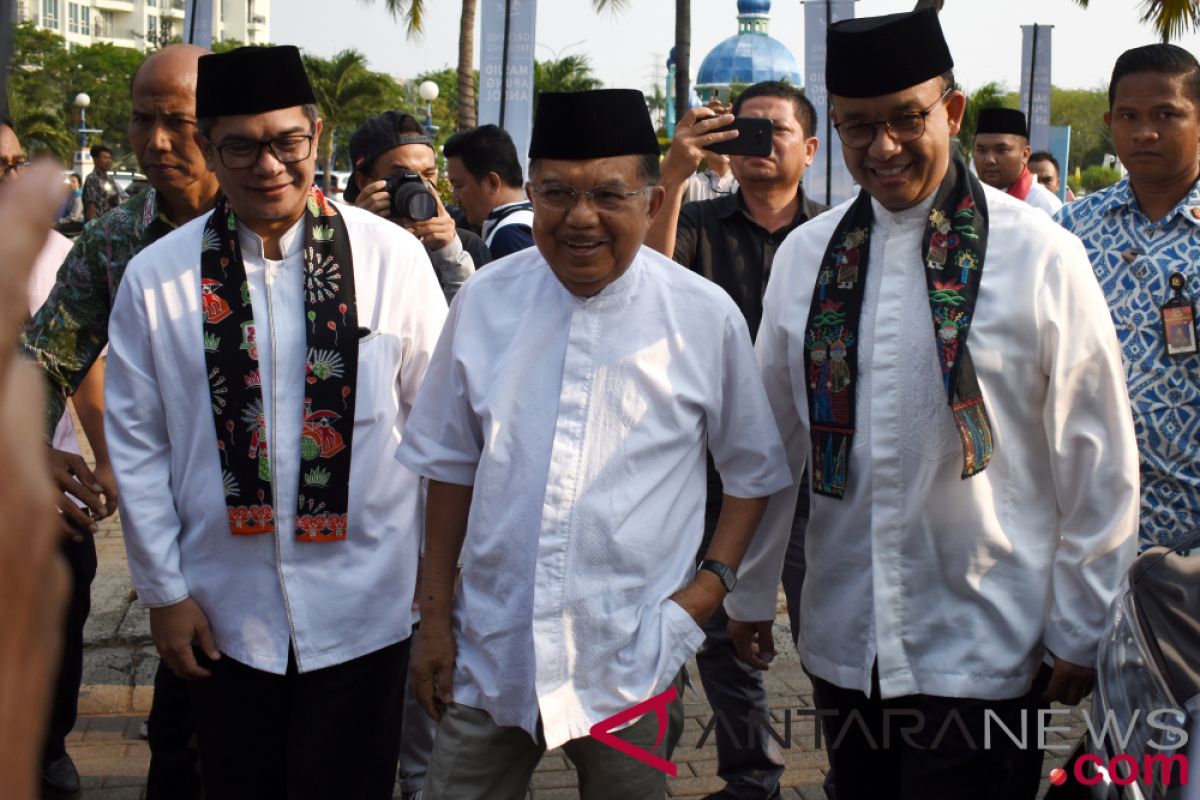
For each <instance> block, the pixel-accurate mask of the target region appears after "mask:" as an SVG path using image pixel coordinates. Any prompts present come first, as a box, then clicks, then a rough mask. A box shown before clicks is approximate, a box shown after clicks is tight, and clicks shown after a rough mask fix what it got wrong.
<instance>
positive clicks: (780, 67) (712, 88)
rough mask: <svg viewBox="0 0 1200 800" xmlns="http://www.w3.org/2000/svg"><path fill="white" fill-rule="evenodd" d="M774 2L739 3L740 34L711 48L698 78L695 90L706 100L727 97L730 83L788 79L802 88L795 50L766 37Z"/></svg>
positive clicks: (746, 1)
mask: <svg viewBox="0 0 1200 800" xmlns="http://www.w3.org/2000/svg"><path fill="white" fill-rule="evenodd" d="M770 13H771V0H738V32H737V35H736V36H730V37H729V38H728V39H726V40H725V41H723V42H721V43H720V44H718V45H717V46H716V47H714V48H713V49H712V52H710V53H709V54H708V55H707V56H705V57H704V61H702V62H700V71H699V73H697V75H696V89H697V90H699V91H700V93H701V94H702V95H704V96H705V97H709V96H711V95H712V94H713V93H714V92H718V93H720V94H722V95H723V96H724V97H725V98H728V96H729V94H728V87H729V85H730V84H731V83H741V84H751V83H758V82H759V81H772V80H773V81H781V80H786V81H788V82H789V83H791V84H793V85H794V86H797V87H800V86H803V83H804V79H803V78H802V77H801V74H800V66H799V65H798V64H797V63H796V57H795V56H793V55H792V51H791V50H788V48H787V46H786V45H784V44H783V42H781V41H779V40H778V39H773V38H772V37H770V36H768V35H767V22H768V21H769V18H770Z"/></svg>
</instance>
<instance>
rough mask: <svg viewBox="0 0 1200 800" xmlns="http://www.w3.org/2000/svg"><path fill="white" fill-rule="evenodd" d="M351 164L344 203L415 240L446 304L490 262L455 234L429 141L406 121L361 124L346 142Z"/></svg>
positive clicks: (464, 234) (387, 117) (477, 243)
mask: <svg viewBox="0 0 1200 800" xmlns="http://www.w3.org/2000/svg"><path fill="white" fill-rule="evenodd" d="M350 160H351V162H352V163H353V164H354V174H353V175H351V176H350V180H349V181H348V182H347V184H346V191H345V193H344V194H343V195H342V197H343V199H344V200H345V201H346V202H348V203H353V204H354V205H356V206H358V207H359V208H363V209H366V210H367V211H371V212H374V213H376V214H378V215H379V216H381V217H386V218H387V219H390V220H392V221H393V222H395V223H396V224H398V225H401V226H402V227H403V228H404V229H405V230H407V231H408V232H409V233H411V234H412V235H413V236H416V237H417V238H418V239H419V240H420V241H421V244H423V245H425V249H426V250H427V251H428V253H429V260H430V261H431V262H432V263H433V269H434V271H435V272H436V273H437V279H438V283H440V284H441V287H442V291H443V292H444V293H445V295H446V302H450V300H451V299H453V298H454V295H455V294H456V293H457V292H458V288H459V287H460V286H462V284H463V282H464V281H465V280H466V279H467V278H469V277H471V275H472V274H474V272H475V268H476V267H481V266H483V265H484V264H486V263H487V262H488V261H490V260H491V257H490V256H489V255H488V253H487V248H486V247H484V244H483V240H482V239H480V238H479V237H478V236H476V235H475V234H473V233H471V232H470V231H465V230H460V229H457V228H456V226H455V224H454V220H453V219H452V218H451V216H450V214H449V213H448V212H447V211H446V209H445V207H444V206H443V205H442V201H441V198H440V197H438V193H437V188H436V186H437V177H438V169H437V153H436V151H435V150H434V149H433V140H432V139H431V138H429V135H428V134H427V133H426V132H425V129H424V128H423V127H422V126H421V123H419V122H417V121H416V120H415V119H413V117H412V116H411V115H409V114H402V113H400V112H399V111H388V112H386V113H384V114H380V115H379V116H377V117H372V118H371V119H369V120H367V121H366V122H364V123H363V125H362V127H360V128H359V129H358V130H357V131H355V132H354V135H353V136H351V137H350Z"/></svg>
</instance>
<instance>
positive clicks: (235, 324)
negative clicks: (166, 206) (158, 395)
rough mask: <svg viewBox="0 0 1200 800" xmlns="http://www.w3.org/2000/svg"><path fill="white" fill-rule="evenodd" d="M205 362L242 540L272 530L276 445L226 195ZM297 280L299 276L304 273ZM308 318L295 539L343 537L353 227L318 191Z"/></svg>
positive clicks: (313, 199)
mask: <svg viewBox="0 0 1200 800" xmlns="http://www.w3.org/2000/svg"><path fill="white" fill-rule="evenodd" d="M200 275H201V278H200V285H201V299H202V301H203V306H204V359H205V363H206V366H207V367H208V385H209V393H210V395H211V397H212V412H213V421H214V422H215V423H216V428H217V450H218V452H219V454H220V458H221V478H222V481H223V483H224V486H225V503H226V506H227V508H228V511H229V527H230V530H231V532H232V533H233V534H234V535H235V536H244V535H251V534H257V533H271V532H273V531H274V530H275V509H274V507H273V505H272V503H273V497H274V496H273V495H272V493H271V452H272V450H271V448H270V446H269V445H268V443H267V425H266V417H265V414H264V412H263V395H262V381H261V379H260V376H259V370H258V343H257V331H256V328H255V323H254V317H253V311H252V308H251V305H250V286H249V284H248V283H247V282H246V267H245V265H244V264H243V262H242V250H241V247H240V246H239V244H238V223H237V217H236V215H235V214H234V212H233V209H232V208H231V207H230V206H229V202H228V200H226V199H225V198H221V199H220V200H219V201H218V203H217V208H216V210H215V211H214V212H213V213H212V215H211V216H209V218H208V222H207V223H205V226H204V238H203V241H202V244H201V255H200ZM296 279H297V280H300V277H299V276H297V278H296ZM303 280H304V315H305V318H306V321H307V323H308V324H307V337H306V338H307V344H308V358H307V366H306V369H305V393H304V424H303V427H302V428H301V433H300V441H299V442H289V443H286V444H283V445H281V446H286V447H296V446H299V448H300V458H301V468H300V502H299V508H298V509H297V517H296V530H295V535H296V537H297V538H298V539H301V540H303V541H314V542H328V541H337V540H340V539H345V538H346V509H347V506H348V499H347V497H348V493H349V486H350V480H349V478H350V446H351V442H352V439H353V436H354V400H355V392H354V390H355V386H356V381H357V366H358V314H357V309H356V306H355V302H354V267H353V263H352V260H351V257H350V237H349V234H348V233H347V231H346V223H345V222H344V221H343V220H342V217H341V215H339V214H338V212H337V210H336V209H335V208H334V207H333V206H332V205H330V204H329V203H328V202H327V201H326V200H325V196H324V195H322V194H321V192H319V191H318V190H316V189H315V188H314V189H313V190H312V192H311V193H310V194H309V196H308V203H307V207H306V209H305V212H304V276H303Z"/></svg>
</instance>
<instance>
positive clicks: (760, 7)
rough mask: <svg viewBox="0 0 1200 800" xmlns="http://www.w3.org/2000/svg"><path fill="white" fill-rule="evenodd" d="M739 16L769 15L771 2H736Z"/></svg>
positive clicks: (750, 0) (752, 0)
mask: <svg viewBox="0 0 1200 800" xmlns="http://www.w3.org/2000/svg"><path fill="white" fill-rule="evenodd" d="M738 13H739V14H762V15H764V16H765V15H767V14H770V13H771V0H738Z"/></svg>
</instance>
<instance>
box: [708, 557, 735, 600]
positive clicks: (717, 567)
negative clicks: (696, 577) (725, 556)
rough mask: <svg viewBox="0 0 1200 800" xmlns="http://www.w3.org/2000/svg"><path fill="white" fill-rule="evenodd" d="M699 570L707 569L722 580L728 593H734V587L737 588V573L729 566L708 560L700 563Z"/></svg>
mask: <svg viewBox="0 0 1200 800" xmlns="http://www.w3.org/2000/svg"><path fill="white" fill-rule="evenodd" d="M699 568H700V569H706V570H708V571H709V572H711V573H713V574H714V575H716V576H717V577H718V578H720V579H721V583H722V584H723V585H724V586H725V591H727V592H732V591H733V587H734V586H737V573H736V572H734V570H733V567H731V566H729V565H728V564H722V563H721V562H720V561H713V560H712V559H711V558H706V559H704V560H703V561H701V562H700V567H699Z"/></svg>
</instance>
